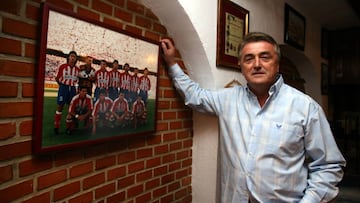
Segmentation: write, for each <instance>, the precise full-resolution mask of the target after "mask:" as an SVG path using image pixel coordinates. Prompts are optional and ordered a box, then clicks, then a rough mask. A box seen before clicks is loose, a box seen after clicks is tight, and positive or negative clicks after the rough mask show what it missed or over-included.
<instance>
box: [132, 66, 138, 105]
mask: <svg viewBox="0 0 360 203" xmlns="http://www.w3.org/2000/svg"><path fill="white" fill-rule="evenodd" d="M138 73H139V69H138V68H134V72H133V75H131V77H130V98H131V102H134V101H135V100H136V99H137V95H138V90H139V85H140V83H139V81H140V80H139V76H138Z"/></svg>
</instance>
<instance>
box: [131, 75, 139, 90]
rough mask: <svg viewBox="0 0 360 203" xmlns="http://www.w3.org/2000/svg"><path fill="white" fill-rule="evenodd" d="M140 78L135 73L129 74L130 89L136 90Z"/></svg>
mask: <svg viewBox="0 0 360 203" xmlns="http://www.w3.org/2000/svg"><path fill="white" fill-rule="evenodd" d="M139 82H140V80H139V77H138V76H137V75H132V76H131V84H130V90H131V91H133V92H136V91H137V90H138V89H139V85H140V83H139Z"/></svg>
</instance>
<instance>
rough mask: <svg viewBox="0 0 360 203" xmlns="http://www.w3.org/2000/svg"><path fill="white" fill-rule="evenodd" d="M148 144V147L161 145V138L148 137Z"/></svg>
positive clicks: (158, 136) (156, 136) (157, 136)
mask: <svg viewBox="0 0 360 203" xmlns="http://www.w3.org/2000/svg"><path fill="white" fill-rule="evenodd" d="M147 138H148V139H147V144H148V145H155V144H159V143H161V136H160V135H155V136H148V137H147Z"/></svg>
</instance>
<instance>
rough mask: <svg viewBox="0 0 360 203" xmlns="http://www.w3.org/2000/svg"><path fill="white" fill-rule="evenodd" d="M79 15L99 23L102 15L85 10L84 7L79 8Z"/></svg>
mask: <svg viewBox="0 0 360 203" xmlns="http://www.w3.org/2000/svg"><path fill="white" fill-rule="evenodd" d="M78 14H79V15H81V16H86V18H90V19H93V20H96V21H99V19H100V15H99V14H98V13H95V12H93V11H90V10H88V9H84V8H82V7H78Z"/></svg>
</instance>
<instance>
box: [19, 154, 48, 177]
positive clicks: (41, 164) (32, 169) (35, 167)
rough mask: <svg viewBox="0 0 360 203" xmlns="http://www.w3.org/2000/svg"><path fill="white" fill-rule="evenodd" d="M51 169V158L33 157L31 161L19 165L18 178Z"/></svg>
mask: <svg viewBox="0 0 360 203" xmlns="http://www.w3.org/2000/svg"><path fill="white" fill-rule="evenodd" d="M51 167H52V159H51V156H41V157H40V156H39V157H33V159H30V160H27V161H23V162H20V163H19V176H20V177H23V176H27V175H31V174H34V173H36V172H39V171H44V170H46V169H50V168H51Z"/></svg>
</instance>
